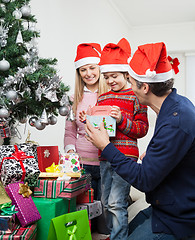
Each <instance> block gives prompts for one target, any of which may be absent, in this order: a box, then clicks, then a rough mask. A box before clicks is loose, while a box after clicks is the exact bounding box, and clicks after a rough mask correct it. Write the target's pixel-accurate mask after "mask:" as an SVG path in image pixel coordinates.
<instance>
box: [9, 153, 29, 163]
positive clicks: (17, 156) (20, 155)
mask: <svg viewBox="0 0 195 240" xmlns="http://www.w3.org/2000/svg"><path fill="white" fill-rule="evenodd" d="M12 157H14V158H15V159H16V160H17V161H20V160H24V159H26V157H27V155H26V153H25V152H23V151H15V152H14V153H12Z"/></svg>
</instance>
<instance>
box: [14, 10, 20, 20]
mask: <svg viewBox="0 0 195 240" xmlns="http://www.w3.org/2000/svg"><path fill="white" fill-rule="evenodd" d="M12 15H13V16H14V17H15V19H20V18H21V17H22V13H21V12H20V10H18V9H16V10H14V11H13V13H12Z"/></svg>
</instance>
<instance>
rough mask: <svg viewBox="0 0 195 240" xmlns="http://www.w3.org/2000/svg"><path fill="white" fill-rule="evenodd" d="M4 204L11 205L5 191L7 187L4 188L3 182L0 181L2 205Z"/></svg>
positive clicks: (0, 200) (0, 201)
mask: <svg viewBox="0 0 195 240" xmlns="http://www.w3.org/2000/svg"><path fill="white" fill-rule="evenodd" d="M4 203H11V199H10V197H9V196H8V195H7V192H6V191H5V187H4V186H3V184H2V182H1V181H0V205H1V204H4Z"/></svg>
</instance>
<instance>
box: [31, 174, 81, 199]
mask: <svg viewBox="0 0 195 240" xmlns="http://www.w3.org/2000/svg"><path fill="white" fill-rule="evenodd" d="M85 186H86V176H85V175H83V176H81V177H80V178H78V179H74V180H70V181H61V180H60V181H58V180H45V179H39V180H38V182H37V186H36V187H34V197H44V198H67V199H71V198H74V197H76V196H78V195H79V194H80V193H82V192H83V191H85Z"/></svg>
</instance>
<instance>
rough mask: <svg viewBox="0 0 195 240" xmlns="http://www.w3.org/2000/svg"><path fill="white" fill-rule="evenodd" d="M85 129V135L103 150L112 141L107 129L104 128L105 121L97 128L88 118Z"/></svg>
mask: <svg viewBox="0 0 195 240" xmlns="http://www.w3.org/2000/svg"><path fill="white" fill-rule="evenodd" d="M85 131H86V133H87V134H86V135H85V137H86V139H87V140H88V141H89V142H91V143H92V144H93V145H94V146H95V147H97V148H99V149H100V150H102V151H103V150H104V148H105V147H106V146H107V145H108V144H109V143H110V141H109V136H108V133H107V130H106V129H105V128H104V123H103V122H102V123H101V124H100V128H99V129H97V128H94V127H93V126H92V125H91V123H90V122H89V121H88V120H86V125H85Z"/></svg>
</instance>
